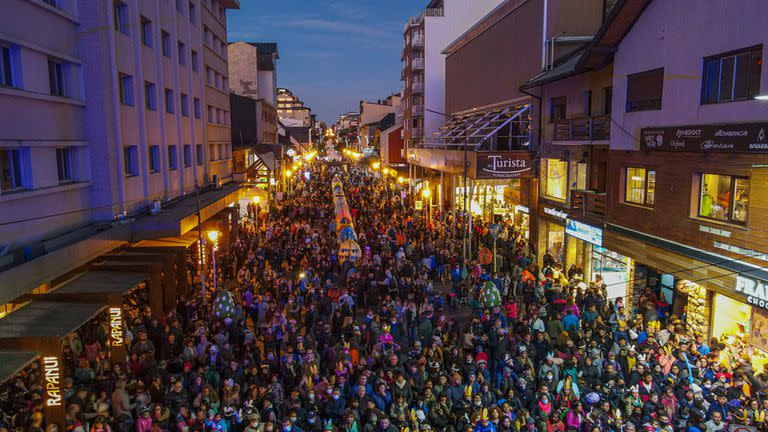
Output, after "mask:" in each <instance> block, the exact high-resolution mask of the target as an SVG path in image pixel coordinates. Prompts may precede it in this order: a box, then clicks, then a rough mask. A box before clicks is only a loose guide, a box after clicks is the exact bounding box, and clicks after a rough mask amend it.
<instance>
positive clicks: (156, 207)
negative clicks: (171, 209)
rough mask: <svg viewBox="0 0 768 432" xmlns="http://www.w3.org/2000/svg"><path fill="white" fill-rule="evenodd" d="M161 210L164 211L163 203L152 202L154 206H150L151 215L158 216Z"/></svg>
mask: <svg viewBox="0 0 768 432" xmlns="http://www.w3.org/2000/svg"><path fill="white" fill-rule="evenodd" d="M160 210H162V203H161V202H160V201H152V204H151V205H150V206H149V214H153V215H156V214H158V213H160Z"/></svg>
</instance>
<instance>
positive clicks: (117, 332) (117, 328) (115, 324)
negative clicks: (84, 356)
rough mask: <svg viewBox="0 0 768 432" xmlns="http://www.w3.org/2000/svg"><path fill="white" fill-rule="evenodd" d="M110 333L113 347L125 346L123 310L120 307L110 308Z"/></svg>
mask: <svg viewBox="0 0 768 432" xmlns="http://www.w3.org/2000/svg"><path fill="white" fill-rule="evenodd" d="M109 331H110V339H111V341H112V347H113V348H116V347H121V346H123V310H122V309H121V308H119V307H113V308H109Z"/></svg>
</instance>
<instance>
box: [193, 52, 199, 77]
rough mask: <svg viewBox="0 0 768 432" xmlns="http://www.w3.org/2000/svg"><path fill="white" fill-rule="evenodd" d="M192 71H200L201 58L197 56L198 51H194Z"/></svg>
mask: <svg viewBox="0 0 768 432" xmlns="http://www.w3.org/2000/svg"><path fill="white" fill-rule="evenodd" d="M191 61H192V70H193V71H195V72H198V71H199V70H200V57H199V56H198V55H197V51H195V50H192V55H191Z"/></svg>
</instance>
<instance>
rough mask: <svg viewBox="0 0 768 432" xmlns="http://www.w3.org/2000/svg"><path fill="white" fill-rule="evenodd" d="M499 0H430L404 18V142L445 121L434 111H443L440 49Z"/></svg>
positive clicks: (443, 60) (443, 77)
mask: <svg viewBox="0 0 768 432" xmlns="http://www.w3.org/2000/svg"><path fill="white" fill-rule="evenodd" d="M503 1H504V0H476V1H472V2H467V1H464V0H432V1H430V2H429V3H428V4H427V7H426V8H425V9H424V11H423V12H422V13H421V14H419V15H418V16H416V17H413V18H410V19H409V20H408V23H406V25H405V27H404V35H403V36H404V46H403V52H402V57H401V60H402V61H403V70H402V74H401V79H402V81H403V98H404V103H403V106H404V109H403V123H404V134H405V140H406V142H407V143H408V142H411V141H416V142H418V141H420V140H422V139H423V138H424V137H429V136H431V135H432V133H433V132H434V131H435V130H437V129H438V128H439V127H440V126H442V125H443V124H444V123H445V120H446V116H445V115H441V114H438V113H445V112H446V111H445V54H444V53H443V50H444V49H445V48H446V47H447V46H448V44H450V43H451V42H453V41H454V40H455V39H456V38H457V37H459V36H460V35H461V34H462V33H464V32H465V31H466V30H467V29H469V27H470V26H472V25H473V24H474V23H476V22H477V21H478V20H480V19H481V18H482V17H483V16H485V15H486V14H487V13H489V12H490V11H491V10H493V8H495V7H497V6H498V5H499V4H500V3H502V2H503ZM425 108H426V109H425ZM434 111H436V112H434Z"/></svg>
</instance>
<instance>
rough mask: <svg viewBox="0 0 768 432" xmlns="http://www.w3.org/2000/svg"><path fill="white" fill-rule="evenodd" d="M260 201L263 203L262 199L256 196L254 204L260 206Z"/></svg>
mask: <svg viewBox="0 0 768 432" xmlns="http://www.w3.org/2000/svg"><path fill="white" fill-rule="evenodd" d="M259 201H261V197H259V196H255V197H253V203H254V204H258V203H259Z"/></svg>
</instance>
